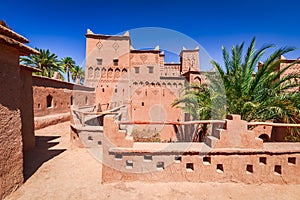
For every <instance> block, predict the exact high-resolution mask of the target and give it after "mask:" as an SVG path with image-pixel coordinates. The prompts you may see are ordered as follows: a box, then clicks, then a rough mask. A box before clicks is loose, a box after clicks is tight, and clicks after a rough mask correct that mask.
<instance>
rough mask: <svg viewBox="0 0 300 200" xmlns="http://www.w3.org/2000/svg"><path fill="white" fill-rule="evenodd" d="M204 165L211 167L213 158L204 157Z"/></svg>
mask: <svg viewBox="0 0 300 200" xmlns="http://www.w3.org/2000/svg"><path fill="white" fill-rule="evenodd" d="M203 164H204V165H210V164H211V157H203Z"/></svg>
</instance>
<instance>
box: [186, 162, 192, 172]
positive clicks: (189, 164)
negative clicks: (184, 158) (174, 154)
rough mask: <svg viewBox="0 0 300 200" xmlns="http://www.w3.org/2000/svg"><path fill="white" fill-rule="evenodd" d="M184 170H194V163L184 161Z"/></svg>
mask: <svg viewBox="0 0 300 200" xmlns="http://www.w3.org/2000/svg"><path fill="white" fill-rule="evenodd" d="M186 171H189V172H192V171H194V163H186Z"/></svg>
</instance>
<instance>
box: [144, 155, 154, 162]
mask: <svg viewBox="0 0 300 200" xmlns="http://www.w3.org/2000/svg"><path fill="white" fill-rule="evenodd" d="M144 162H152V156H151V155H144Z"/></svg>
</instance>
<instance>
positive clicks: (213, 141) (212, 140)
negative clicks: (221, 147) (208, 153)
mask: <svg viewBox="0 0 300 200" xmlns="http://www.w3.org/2000/svg"><path fill="white" fill-rule="evenodd" d="M218 141H219V139H218V138H216V137H214V136H212V135H209V136H206V137H205V141H204V143H205V144H207V145H208V146H209V147H211V148H213V147H214V146H215V145H216V143H217V142H218Z"/></svg>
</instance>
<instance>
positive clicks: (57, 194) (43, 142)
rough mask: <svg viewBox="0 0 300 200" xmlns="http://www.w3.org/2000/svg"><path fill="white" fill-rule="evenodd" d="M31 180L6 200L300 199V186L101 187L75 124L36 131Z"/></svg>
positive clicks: (29, 156)
mask: <svg viewBox="0 0 300 200" xmlns="http://www.w3.org/2000/svg"><path fill="white" fill-rule="evenodd" d="M36 139H37V147H36V149H35V150H33V151H31V152H28V153H26V157H25V172H24V173H25V178H26V182H25V183H24V185H23V186H21V187H20V188H19V189H18V190H17V191H15V192H14V193H13V194H11V195H10V196H8V197H7V198H6V199H30V200H33V199H72V200H73V199H75V200H76V199H117V200H121V199H143V200H144V199H300V185H274V184H262V185H246V184H240V183H188V182H184V183H143V182H130V183H123V182H119V183H111V184H101V163H100V162H98V161H97V160H96V159H94V158H93V157H92V156H91V155H90V154H89V153H88V151H87V150H86V149H83V148H82V149H80V148H76V147H73V146H70V143H69V122H65V123H61V124H57V125H54V126H50V127H47V128H44V129H40V130H37V131H36Z"/></svg>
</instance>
